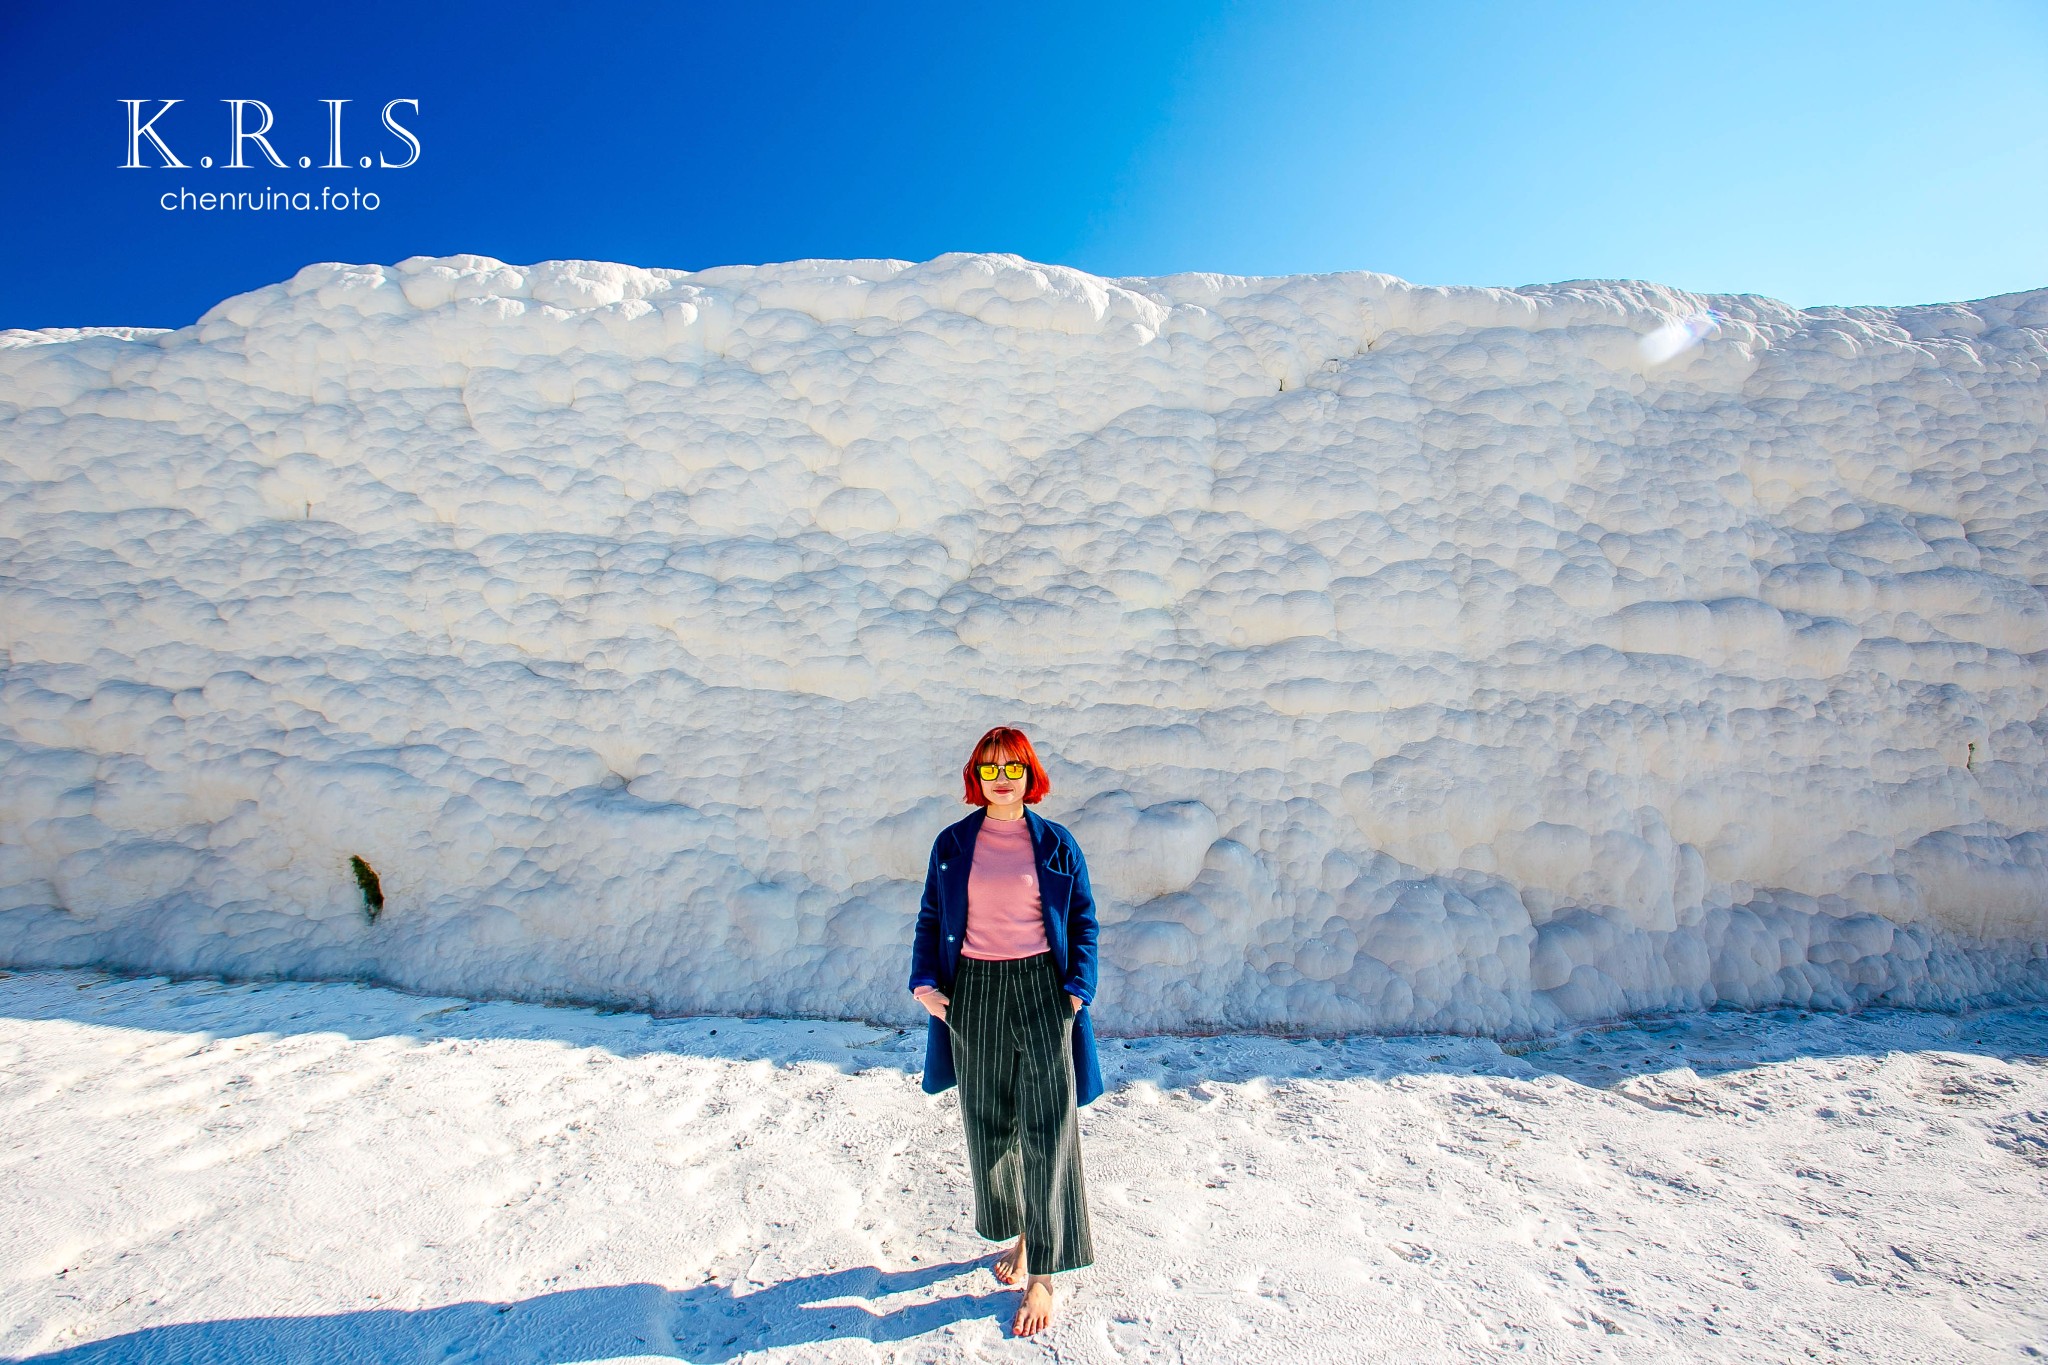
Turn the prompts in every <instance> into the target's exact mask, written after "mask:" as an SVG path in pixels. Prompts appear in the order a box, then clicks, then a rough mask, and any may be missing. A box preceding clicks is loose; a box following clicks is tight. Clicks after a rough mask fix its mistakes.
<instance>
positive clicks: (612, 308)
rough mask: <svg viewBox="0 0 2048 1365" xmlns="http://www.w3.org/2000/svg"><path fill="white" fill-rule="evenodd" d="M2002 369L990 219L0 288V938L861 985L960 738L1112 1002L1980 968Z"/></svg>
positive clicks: (2027, 502)
mask: <svg viewBox="0 0 2048 1365" xmlns="http://www.w3.org/2000/svg"><path fill="white" fill-rule="evenodd" d="M2044 362H2048V290H2044V291H2040V292H2036V293H2030V294H2019V295H2011V296H2007V297H2003V298H1998V299H1989V300H1982V301H1979V302H1975V303H1969V304H1940V305H1931V306H1926V307H1915V308H1828V309H1812V310H1806V311H1800V310H1796V309H1793V308H1789V307H1787V306H1785V305H1782V304H1779V303H1776V302H1773V301H1770V300H1767V299H1761V298H1754V297H1747V296H1743V297H1708V296H1699V295H1692V294H1687V293H1683V292H1680V291H1676V290H1672V289H1666V288H1661V287H1658V286H1653V285H1645V284H1630V283H1613V282H1599V283H1576V284H1564V285H1551V286H1542V287H1535V288H1524V289H1517V290H1500V289H1464V288H1421V287H1416V286H1412V285H1408V284H1405V283H1403V282H1401V281H1399V280H1395V279H1392V278H1390V277H1387V276H1384V275H1374V274H1365V273H1347V274H1333V275H1313V276H1290V277H1276V278H1242V277H1234V276H1218V275H1176V276H1168V277H1161V278H1151V279H1118V280H1110V279H1099V278H1096V277H1093V276H1090V275H1086V274H1083V273H1080V272H1077V271H1074V270H1069V269H1064V268H1060V267H1053V266H1042V265H1036V264H1033V263H1031V262H1028V261H1025V260H1022V259H1019V258H1017V257H1014V256H988V255H950V256H942V257H940V258H938V259H936V260H933V261H929V262H925V263H922V264H911V263H907V262H902V261H798V262H791V263H787V264H781V265H770V266H760V267H742V266H732V267H723V268H719V269H712V270H704V271H697V272H683V271H671V270H642V269H636V268H632V267H628V266H622V265H613V264H604V263H597V262H586V261H552V262H545V263H542V264H540V265H535V266H530V267H515V266H509V265H505V264H502V263H500V262H498V261H494V260H490V259H487V258H484V257H477V256H455V257H447V258H441V259H429V258H424V257H416V258H413V259H411V260H407V261H404V262H402V263H400V264H399V265H397V266H356V265H335V264H326V265H316V266H309V267H307V268H306V269H305V270H302V271H300V272H299V274H298V275H297V276H296V277H294V278H293V279H292V280H291V281H289V282H288V283H284V284H279V285H274V286H272V287H269V288H266V289H260V290H257V291H255V292H254V293H250V294H245V295H242V296H240V297H237V298H232V299H229V300H227V301H226V302H224V303H222V304H220V305H219V306H218V307H216V308H214V309H213V310H212V311H211V312H209V313H208V314H207V315H206V316H205V317H203V318H202V319H201V320H200V321H199V322H198V323H197V324H196V325H195V326H192V327H188V328H182V329H179V330H177V331H173V332H157V331H149V330H146V329H135V328H82V329H74V330H49V331H43V332H22V331H15V332H8V333H0V646H4V649H5V651H6V652H5V663H4V672H0V960H4V961H7V962H10V963H14V964H20V965H30V964H37V965H50V964H82V963H95V964H104V965H110V966H114V967H120V968H130V969H146V970H151V971H168V972H178V973H187V972H190V973H224V974H232V975H258V976H261V975H283V976H323V977H361V978H369V979H376V980H381V981H386V982H391V983H394V984H398V985H401V986H406V987H412V988H416V989H423V990H432V991H450V992H458V993H464V994H472V995H507V996H516V997H524V998H572V999H583V1000H593V1001H611V1002H619V1003H631V1004H641V1005H649V1006H653V1007H656V1008H661V1009H673V1010H689V1011H721V1012H764V1013H800V1014H821V1015H863V1016H870V1017H878V1018H891V1019H901V1020H904V1021H908V1020H909V1019H910V1018H912V1017H913V1011H914V1010H915V1006H914V1005H913V1004H912V1003H911V1001H910V999H909V997H908V995H907V993H906V992H905V989H904V987H905V980H906V977H907V955H908V941H909V934H910V924H911V919H912V916H913V915H914V913H915V910H916V905H917V898H918V892H919V889H920V886H921V883H922V879H923V875H924V870H925V859H926V854H927V852H928V850H929V848H930V844H931V839H932V837H933V835H934V834H935V833H936V832H937V830H938V829H939V828H940V827H941V826H942V825H943V824H944V823H946V822H948V821H950V820H952V819H954V818H956V816H957V815H959V814H961V813H964V811H965V810H966V807H965V806H963V805H962V804H961V803H960V801H959V795H958V788H959V777H958V770H959V765H960V763H961V761H962V760H963V759H964V758H965V755H966V749H967V747H968V746H969V745H970V744H971V743H972V741H973V740H974V738H975V737H976V736H978V735H979V734H980V733H981V732H982V730H984V729H986V728H987V727H988V726H990V725H994V724H1016V725H1021V726H1023V727H1024V728H1025V729H1027V730H1028V731H1029V732H1030V733H1031V734H1032V736H1033V737H1034V739H1035V740H1036V741H1037V742H1038V744H1039V746H1040V749H1041V752H1043V753H1044V754H1045V755H1046V756H1047V757H1048V760H1049V763H1050V766H1051V768H1052V772H1053V778H1054V783H1055V792H1054V794H1053V795H1052V797H1050V798H1049V799H1048V800H1047V801H1046V802H1045V803H1044V805H1043V806H1042V807H1040V809H1041V810H1042V811H1043V812H1044V813H1045V814H1046V815H1048V816H1049V817H1051V818H1053V819H1056V820H1059V821H1061V822H1063V823H1065V824H1067V825H1068V826H1069V827H1070V828H1072V829H1073V830H1074V831H1075V833H1076V834H1077V835H1078V836H1079V838H1080V840H1081V843H1082V846H1083V848H1084V849H1085V850H1086V851H1087V853H1088V856H1089V860H1090V868H1091V871H1092V873H1093V877H1094V882H1095V886H1096V888H1097V892H1098V895H1099V897H1100V899H1101V903H1102V920H1103V926H1104V927H1103V957H1104V971H1103V981H1102V992H1101V997H1100V1001H1099V1005H1098V1009H1097V1016H1098V1019H1099V1020H1100V1022H1101V1023H1102V1024H1103V1025H1104V1026H1105V1027H1107V1028H1109V1029H1111V1030H1113V1031H1129V1030H1136V1029H1146V1030H1177V1029H1191V1028H1192V1029H1199V1028H1210V1027H1229V1028H1246V1027H1249V1028H1258V1027H1268V1028H1279V1029H1288V1030H1300V1031H1309V1032H1328V1031H1345V1030H1368V1029H1430V1030H1452V1031H1461V1032H1493V1033H1521V1032H1534V1031H1542V1030H1546V1029H1550V1028H1554V1027H1558V1026H1560V1025H1564V1024H1568V1023H1571V1022H1574V1021H1582V1020H1589V1019H1597V1018H1604V1017H1609V1016H1614V1015H1620V1014H1626V1013H1631V1012H1640V1011H1657V1010H1681V1009H1693V1008H1704V1007H1710V1006H1713V1005H1716V1004H1723V1003H1730V1004H1735V1005H1741V1006H1762V1005H1768V1004H1773V1003H1780V1002H1782V1003H1791V1004H1798V1005H1815V1006H1822V1007H1834V1008H1847V1007H1854V1006H1857V1005H1860V1004H1865V1003H1870V1002H1873V1001H1878V1000H1883V1001H1886V1002H1889V1003H1894V1004H1907V1005H1916V1004H1917V1005H1939V1006H1952V1005H1957V1004H1962V1003H1967V1002H1971V1001H1979V1000H1989V999H2003V998H2013V997H2019V996H2039V995H2041V994H2043V993H2044V992H2048V714H2044V703H2048V601H2044V597H2043V592H2044V589H2048V383H2044V380H2043V365H2044ZM352 854H353V855H358V856H360V857H362V858H363V859H365V860H366V861H367V862H368V863H369V864H370V865H371V866H372V867H374V868H375V870H376V871H377V873H378V874H379V876H380V878H381V881H382V886H383V890H384V893H385V895H386V897H387V900H386V906H385V909H384V911H383V912H382V913H381V914H380V915H379V916H378V917H377V918H376V919H375V921H374V922H372V921H371V920H370V918H369V917H368V916H367V915H366V913H365V910H364V902H363V898H362V896H361V895H360V894H359V892H358V889H357V887H356V884H355V882H354V880H353V877H352V874H351V871H350V865H349V858H350V855H352Z"/></svg>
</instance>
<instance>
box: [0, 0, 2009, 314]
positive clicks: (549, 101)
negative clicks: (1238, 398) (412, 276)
mask: <svg viewBox="0 0 2048 1365" xmlns="http://www.w3.org/2000/svg"><path fill="white" fill-rule="evenodd" d="M170 98H177V99H180V100H182V101H183V103H181V104H179V105H177V106H174V107H173V108H172V110H171V112H170V113H168V114H166V115H165V117H164V118H163V119H162V120H160V121H159V123H158V124H157V127H158V129H159V130H160V131H164V132H165V133H166V136H167V141H168V142H169V143H170V145H171V146H172V147H173V149H174V150H175V151H176V153H177V154H178V156H179V157H180V159H182V160H185V161H187V162H189V163H192V165H191V166H190V168H188V169H186V170H176V169H166V168H162V167H160V166H158V164H157V162H158V158H157V156H156V155H155V153H154V151H153V149H151V148H150V147H149V146H148V144H146V143H145V144H144V145H143V160H144V161H145V162H146V163H147V166H148V168H147V169H142V170H126V169H121V163H122V161H123V160H124V159H125V157H126V155H127V111H126V109H125V107H124V106H123V105H122V104H121V101H122V100H124V99H144V100H148V101H150V103H149V104H148V106H147V107H146V110H145V115H144V116H145V117H147V114H148V112H150V111H153V110H154V109H155V108H156V107H157V106H156V102H157V101H160V100H163V99H170ZM230 98H243V99H251V98H253V99H261V100H263V101H265V102H266V103H267V104H268V105H270V107H271V108H272V110H273V111H274V112H275V114H276V119H277V122H276V125H275V127H274V128H273V130H272V134H271V140H272V143H273V145H274V146H276V147H277V149H278V151H279V152H280V154H282V155H284V156H285V157H286V158H287V159H288V160H289V161H290V162H291V163H292V164H291V165H290V166H289V167H288V168H287V169H285V170H275V169H273V168H271V167H270V166H269V165H268V164H267V163H265V162H263V161H261V160H260V159H258V160H257V162H256V165H254V166H252V167H251V168H249V169H245V170H233V169H227V168H223V167H220V166H216V167H214V168H211V169H204V170H202V169H200V168H199V167H198V166H197V164H196V163H197V157H198V156H199V155H202V154H211V155H213V156H214V157H215V159H216V160H217V161H219V160H225V159H226V156H227V144H228V136H227V129H228V122H227V119H228V115H227V112H226V111H227V106H226V105H225V104H223V103H222V102H221V101H223V100H226V99H230ZM401 98H403V99H417V100H418V101H419V102H420V104H419V111H418V113H417V114H416V115H415V114H414V113H413V112H412V111H411V110H409V109H404V110H401V111H400V112H399V114H398V117H399V118H400V120H401V121H402V122H404V123H406V124H407V125H408V126H409V127H411V128H412V129H413V130H414V131H415V132H416V133H417V134H418V136H419V139H420V142H421V144H422V151H421V155H420V158H419V161H418V164H416V165H414V166H411V167H408V168H405V169H403V170H387V169H382V168H372V169H371V170H368V171H360V170H357V169H353V168H352V169H349V170H327V169H322V168H321V166H320V163H321V162H322V161H323V160H324V159H325V158H326V155H327V153H326V145H327V144H326V139H327V126H326V117H327V115H326V109H325V107H324V106H323V105H322V104H321V103H320V101H321V100H323V99H347V100H349V101H350V103H349V104H348V105H347V106H345V113H344V135H345V146H346V150H347V152H348V154H349V157H350V159H351V160H353V159H355V157H356V154H357V153H358V152H361V153H366V154H369V155H372V156H373V157H374V156H376V155H377V154H380V153H381V154H383V155H384V156H386V157H389V158H390V159H393V160H396V159H401V158H402V157H403V155H404V152H405V149H404V147H403V146H402V145H401V144H400V143H399V142H398V141H397V140H396V139H394V138H392V137H390V136H389V135H381V134H379V135H374V136H373V134H375V133H376V130H377V111H378V110H379V109H380V108H381V107H382V106H383V104H384V103H385V101H387V100H391V99H401ZM253 117H254V116H253V114H252V123H251V125H250V126H252V127H253V126H255V125H254V122H253ZM0 145H4V146H5V147H6V148H7V149H8V152H9V154H10V155H9V157H8V163H9V164H8V167H7V172H6V180H5V185H6V189H5V198H4V200H0V205H4V207H0V250H4V252H5V266H6V268H5V270H4V271H0V326H21V327H44V326H75V325H87V324H119V323H126V324H140V325H148V326H163V327H173V326H182V325H184V324H186V323H189V322H191V321H192V320H193V319H194V318H196V317H197V316H198V315H199V314H200V313H202V312H204V311H205V310H206V309H207V308H208V307H210V306H211V305H212V304H214V303H215V302H217V301H219V300H220V299H222V298H224V297H226V296H228V295H230V294H234V293H238V292H241V291H243V290H247V289H251V288H255V287H258V286H260V285H263V284H267V283H270V282H272V281H275V280H280V279H284V278H287V277H289V276H290V275H291V274H292V273H293V272H295V271H296V270H297V269H298V268H299V267H300V266H302V265H305V264H307V263H308V262H312V261H322V260H346V261H385V262H390V261H397V260H401V259H403V258H404V257H407V256H411V255H419V254H426V255H445V254H449V253H454V252H463V251H470V252H478V253H481V254H484V255H489V256H496V257H499V258H500V259H503V260H507V261H513V262H521V263H523V262H531V261H537V260H545V259H549V258H553V257H586V258H594V259H603V260H617V261H627V262H631V263H633V264H637V265H648V266H669V267H676V268H682V269H696V268H701V267H704V266H709V265H722V264H729V263H734V262H760V261H774V260H789V259H795V258H799V257H807V256H834V257H859V256H893V257H899V258H903V259H909V260H922V259H926V258H928V257H931V256H935V255H937V254H939V253H941V252H945V251H963V250H964V251H1011V252H1016V253H1018V254H1019V255H1022V256H1027V257H1031V258H1033V259H1035V260H1041V261H1052V262H1059V263H1062V264H1067V265H1073V266H1077V267H1079V268H1081V269H1084V270H1089V271H1094V272H1096V273H1098V274H1103V275H1153V274H1166V273H1170V272H1174V271H1182V270H1215V271H1223V272H1229V273H1235V274H1281V273H1291V272H1296V271H1322V270H1355V269H1363V270H1379V271H1386V272H1388V273H1391V274H1395V275H1399V276H1402V277H1403V278H1405V279H1409V280H1414V281H1416V282H1419V283H1425V284H1498V285H1515V284H1528V283H1538V282H1545V281H1553V280H1565V279H1587V278H1639V279H1650V280H1657V281H1660V282H1664V283H1668V284H1674V285H1679V286H1681V287H1684V288H1688V289H1695V290H1700V291H1705V292H1729V293H1758V294H1769V295H1772V296H1774V297H1777V298H1782V299H1785V300H1787V301H1789V302H1792V303H1796V304H1803V305H1810V304H1823V303H1886V304H1896V303H1919V302H1932V301H1937V300H1948V299H1967V298H1978V297H1983V296H1986V295H1991V294H1998V293H2006V292H2011V291H2015V290H2021V289H2030V288H2037V287H2042V286H2048V4H2044V3H2038V2H2037V0H1979V2H1977V3H1971V2H1970V0H1952V2H1950V3H1943V4H1939V5H1930V4H1925V3H1916V4H1897V3H1888V2H1886V0H1858V3H1853V4H1849V3H1841V4H1838V3H1818V2H1808V0H1801V2H1800V3H1783V0H1779V2H1778V3H1768V4H1763V3H1757V4H1751V3H1733V2H1730V3H1717V4H1686V3H1668V4H1665V3H1659V4H1643V3H1630V4H1582V5H1565V4H1546V3H1537V2H1536V0H1524V2H1523V3H1502V4H1489V3H1477V2H1476V0H1475V2H1473V3H1458V2H1457V0H1447V2H1446V3H1433V4H1425V3H1403V4H1374V3H1366V2H1365V0H1358V2H1357V3H1348V4H1335V3H1327V4H1326V3H1313V2H1312V0H1285V2H1281V0H1275V2H1274V3H1257V4H1253V3H1241V4H1229V3H1211V2H1205V0H1184V2H1181V3H1164V2H1162V3H1135V4H1128V5H1116V4H1106V3H1098V4H1067V3H1056V2H1055V3H1033V4H1029V5H1026V4H1021V3H1020V4H1017V5H1014V6H992V5H991V6H974V5H970V4H965V3H944V4H877V3H857V2H856V0H838V3H832V4H816V5H812V4H801V3H788V4H782V3H778V4H762V5H732V4H723V5H718V6H709V5H700V4H690V3H681V4H615V5H602V4H589V5H571V4H561V3H524V4H522V3H517V2H516V0H504V2H503V3H496V4H489V5H482V4H478V5H432V4H421V3H418V0H408V2H407V3H404V4H393V3H386V2H385V0H355V2H352V3H348V4H320V5H315V6H312V7H310V8H304V9H294V8H291V7H286V6H279V5H269V4H266V5H262V6H246V7H239V8H238V7H236V6H234V5H223V6H213V7H208V8H207V9H206V11H205V12H204V13H201V12H200V10H199V8H198V7H185V6H151V7H142V6H134V7H129V6H113V7H103V6H85V5H75V4H50V3H39V2H28V0H20V2H17V3H13V4H9V5H6V6H4V7H0ZM250 154H251V156H252V157H253V156H255V152H254V149H253V148H252V149H251V153H250ZM301 154H306V155H309V157H310V159H311V160H312V161H313V163H314V165H313V167H312V168H310V169H304V170H302V169H299V168H298V167H297V165H296V161H297V158H298V156H299V155H301ZM322 186H328V187H331V188H332V189H335V190H340V191H346V190H347V189H349V188H351V187H354V188H360V189H369V190H373V191H374V192H375V193H377V195H378V196H379V200H380V207H379V208H378V209H377V210H376V211H374V212H368V211H363V210H360V209H358V210H354V211H350V212H299V213H294V212H290V211H285V210H275V211H269V212H248V211H234V212H220V211H214V212H206V211H200V210H181V211H175V212H167V211H165V210H164V209H162V208H161V207H159V196H160V195H161V194H163V193H164V192H165V191H167V190H169V191H176V190H178V189H180V188H186V189H190V190H191V191H193V192H194V193H195V194H197V193H200V192H202V191H213V192H220V191H223V190H228V191H232V190H244V191H262V190H264V189H266V188H269V189H277V190H282V191H287V192H289V191H293V190H309V191H311V192H313V193H315V194H317V193H318V191H319V190H320V188H321V187H322Z"/></svg>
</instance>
